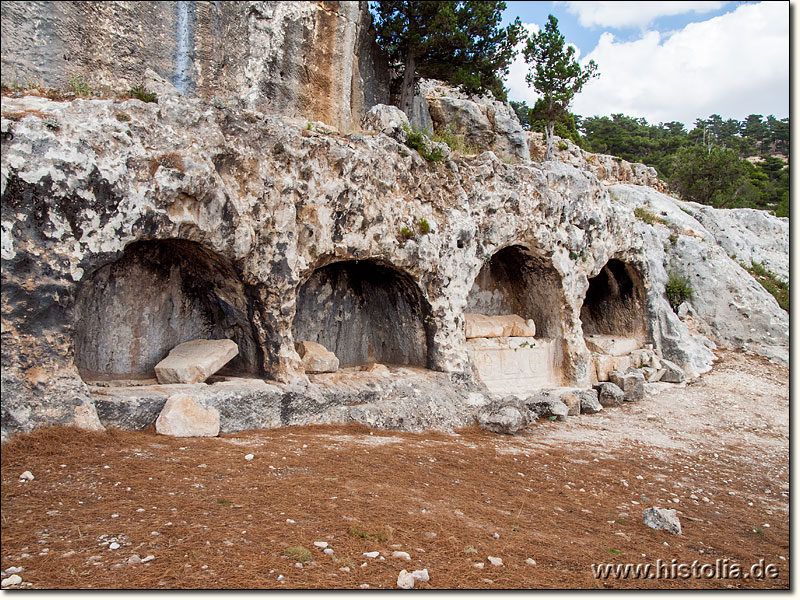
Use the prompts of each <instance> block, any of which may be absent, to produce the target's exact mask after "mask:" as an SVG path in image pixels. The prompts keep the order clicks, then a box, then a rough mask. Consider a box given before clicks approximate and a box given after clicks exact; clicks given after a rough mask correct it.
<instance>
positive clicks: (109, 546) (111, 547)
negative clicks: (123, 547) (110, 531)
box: [108, 542, 119, 550]
mask: <svg viewBox="0 0 800 600" xmlns="http://www.w3.org/2000/svg"><path fill="white" fill-rule="evenodd" d="M118 548H119V544H118V543H117V542H111V543H110V544H109V545H108V549H109V550H117V549H118Z"/></svg>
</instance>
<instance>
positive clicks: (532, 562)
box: [525, 558, 536, 567]
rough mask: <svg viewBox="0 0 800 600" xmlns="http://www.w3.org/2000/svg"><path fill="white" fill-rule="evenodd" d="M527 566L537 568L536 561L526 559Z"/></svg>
mask: <svg viewBox="0 0 800 600" xmlns="http://www.w3.org/2000/svg"><path fill="white" fill-rule="evenodd" d="M525 564H528V565H530V566H532V567H535V566H536V561H535V560H533V559H532V558H526V559H525Z"/></svg>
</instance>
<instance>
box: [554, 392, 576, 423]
mask: <svg viewBox="0 0 800 600" xmlns="http://www.w3.org/2000/svg"><path fill="white" fill-rule="evenodd" d="M559 400H561V402H563V403H564V405H565V406H566V407H567V416H568V417H577V416H578V415H579V414H581V399H580V398H579V397H578V394H577V393H576V392H567V393H565V394H561V396H560V397H559Z"/></svg>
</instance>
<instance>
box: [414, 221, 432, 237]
mask: <svg viewBox="0 0 800 600" xmlns="http://www.w3.org/2000/svg"><path fill="white" fill-rule="evenodd" d="M417 229H419V232H420V233H421V234H422V235H428V234H429V233H430V232H431V224H430V223H428V220H427V219H420V220H419V221H417Z"/></svg>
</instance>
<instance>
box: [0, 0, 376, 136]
mask: <svg viewBox="0 0 800 600" xmlns="http://www.w3.org/2000/svg"><path fill="white" fill-rule="evenodd" d="M2 10H3V20H2V70H3V81H4V82H5V83H7V84H9V85H12V84H14V83H18V84H20V85H28V84H42V85H45V86H47V87H52V88H58V89H62V88H66V87H68V86H69V84H70V81H71V80H73V79H74V78H77V77H82V78H83V79H85V80H86V81H87V82H88V83H89V84H90V87H91V88H92V89H94V90H100V91H104V92H106V93H108V92H116V93H121V92H124V91H126V90H127V89H128V88H130V87H132V86H136V85H140V84H141V83H142V82H143V80H144V74H145V71H146V70H147V69H153V70H154V71H155V72H156V73H157V74H158V75H160V76H161V77H163V78H165V79H167V80H169V81H170V82H171V83H172V84H173V85H174V86H175V87H176V88H177V89H178V90H179V91H180V92H181V93H183V94H184V95H187V96H199V97H202V98H206V99H209V100H210V99H212V98H216V100H217V101H218V102H223V103H233V104H235V105H237V104H241V105H243V106H245V107H247V108H252V109H258V110H262V111H268V112H275V113H279V114H282V115H287V116H291V117H300V118H306V119H309V120H314V121H324V122H325V123H328V124H330V125H333V126H336V127H339V128H342V129H349V128H350V127H352V126H354V125H357V124H358V123H359V121H360V120H361V117H362V116H363V114H364V112H365V111H366V110H367V109H368V108H369V107H370V106H372V105H374V104H377V103H379V102H385V101H386V100H387V99H388V80H387V74H388V71H387V69H386V64H385V61H384V60H383V59H382V58H381V56H380V54H379V52H378V51H377V49H376V47H375V45H374V35H372V34H371V33H370V26H371V17H370V15H369V12H368V10H367V6H366V2H3V3H2Z"/></svg>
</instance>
